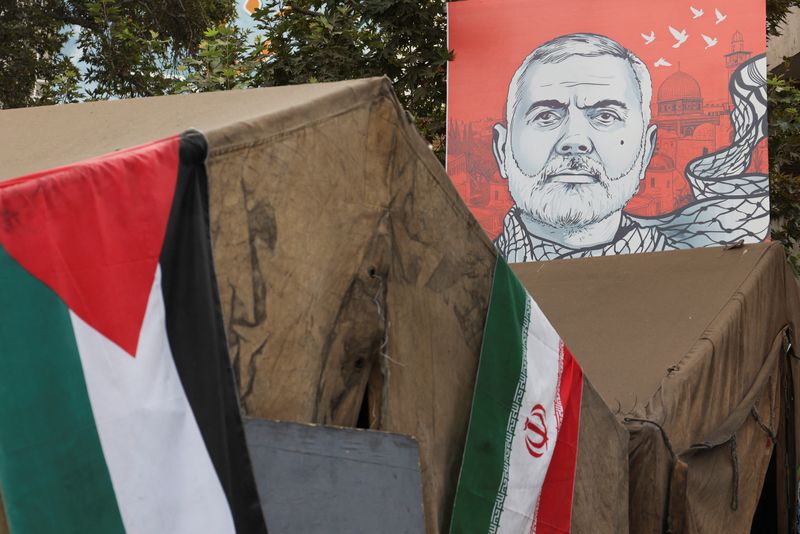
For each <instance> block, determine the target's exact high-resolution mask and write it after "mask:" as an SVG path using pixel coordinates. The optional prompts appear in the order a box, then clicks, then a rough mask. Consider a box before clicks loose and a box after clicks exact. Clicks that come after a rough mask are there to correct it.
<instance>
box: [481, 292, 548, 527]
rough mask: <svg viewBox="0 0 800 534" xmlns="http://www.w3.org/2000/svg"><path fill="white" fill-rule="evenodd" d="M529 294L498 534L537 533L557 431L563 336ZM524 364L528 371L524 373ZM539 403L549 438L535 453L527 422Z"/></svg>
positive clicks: (522, 333)
mask: <svg viewBox="0 0 800 534" xmlns="http://www.w3.org/2000/svg"><path fill="white" fill-rule="evenodd" d="M527 298H528V302H527V305H528V306H529V308H530V318H529V320H528V331H527V332H520V335H521V336H524V337H523V347H524V349H525V354H524V355H523V358H524V359H525V361H526V362H527V365H524V364H523V375H522V376H521V377H520V380H521V381H523V382H524V384H523V387H524V390H525V393H524V395H523V397H522V404H521V407H520V410H519V415H518V416H517V420H516V423H515V425H514V433H513V437H512V443H511V456H510V459H509V462H508V464H509V467H508V473H507V476H508V488H507V491H506V496H505V501H504V502H503V511H502V513H501V515H500V521H499V527H498V530H497V532H499V533H500V534H506V533H508V534H512V533H513V534H519V533H527V532H535V526H532V524H533V521H534V519H535V516H536V506H537V503H538V502H539V495H540V494H541V491H542V486H543V484H544V479H545V475H547V468H548V466H549V465H550V459H551V458H552V456H553V451H554V450H555V446H556V435H557V432H558V428H557V421H556V413H555V412H556V405H557V403H558V398H559V397H558V390H559V378H560V376H559V375H560V373H559V365H560V363H559V362H560V359H561V339H560V337H559V336H558V333H557V332H556V331H555V329H554V328H553V327H552V326H551V325H550V322H549V321H548V320H547V318H546V317H545V316H544V314H543V313H542V310H541V309H540V308H539V306H538V305H537V304H536V302H534V300H533V299H532V298H531V297H530V295H528V297H527ZM525 368H527V372H524V370H525ZM526 375H527V376H526ZM537 405H541V406H542V407H544V420H545V423H546V428H547V438H548V441H547V443H546V444H545V445H544V446H543V447H542V448H541V449H540V450H539V451H537V453H538V454H541V456H539V457H535V456H533V455H531V453H530V452H529V450H528V446H527V445H526V443H525V437H526V428H525V424H526V421H527V420H528V417H529V416H530V415H531V411H532V409H533V408H534V407H535V406H537ZM504 478H505V477H504Z"/></svg>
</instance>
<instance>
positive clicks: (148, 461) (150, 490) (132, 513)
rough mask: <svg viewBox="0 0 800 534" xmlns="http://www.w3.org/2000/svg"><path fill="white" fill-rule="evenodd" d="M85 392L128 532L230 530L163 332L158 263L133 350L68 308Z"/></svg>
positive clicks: (229, 520)
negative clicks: (122, 346)
mask: <svg viewBox="0 0 800 534" xmlns="http://www.w3.org/2000/svg"><path fill="white" fill-rule="evenodd" d="M70 314H71V316H72V325H73V328H74V330H75V339H76V340H77V343H78V351H79V352H80V357H81V363H82V364H83V371H84V376H85V377H86V385H87V389H88V390H89V399H90V400H91V403H92V410H93V412H94V418H95V423H96V425H97V430H98V433H99V435H100V443H101V444H102V447H103V453H104V455H105V459H106V464H107V465H108V470H109V473H110V475H111V481H112V484H113V486H114V492H115V493H116V497H117V503H118V505H119V510H120V514H121V515H122V520H123V523H124V524H125V529H126V531H127V532H128V534H135V533H142V534H159V533H164V534H197V533H199V532H214V533H219V534H224V533H228V532H230V533H235V529H234V525H233V517H232V515H231V511H230V507H229V506H228V501H227V499H226V497H225V493H224V492H223V490H222V486H221V484H220V482H219V478H218V476H217V473H216V471H215V469H214V466H213V464H212V463H211V458H210V457H209V455H208V452H207V450H206V446H205V442H204V441H203V438H202V436H201V435H200V429H199V428H198V426H197V422H196V421H195V419H194V415H193V414H192V409H191V407H190V406H189V401H188V400H187V399H186V395H185V393H184V391H183V386H182V385H181V381H180V378H179V377H178V372H177V370H176V368H175V362H174V360H173V358H172V353H171V351H170V347H169V341H168V339H167V331H166V323H165V311H164V299H163V294H162V291H161V268H160V267H159V268H158V270H157V272H156V276H155V280H154V282H153V287H152V290H151V292H150V298H149V301H148V304H147V311H146V314H145V318H144V322H143V324H142V330H141V333H140V336H139V346H138V347H137V349H136V358H131V356H130V355H129V354H127V353H126V352H124V351H123V350H122V349H120V348H119V346H117V345H116V344H114V343H113V342H112V341H109V340H108V339H107V338H106V337H105V336H103V335H102V334H100V333H99V332H97V331H96V330H95V329H94V328H92V327H91V326H89V325H88V324H86V323H85V322H84V321H83V320H81V319H80V318H79V317H78V316H76V315H75V314H73V313H71V312H70Z"/></svg>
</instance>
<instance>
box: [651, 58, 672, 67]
mask: <svg viewBox="0 0 800 534" xmlns="http://www.w3.org/2000/svg"><path fill="white" fill-rule="evenodd" d="M654 65H655V66H656V67H671V66H672V63H670V62H669V61H667V60H666V59H664V58H663V57H660V58H658V61H656V62H655V63H654Z"/></svg>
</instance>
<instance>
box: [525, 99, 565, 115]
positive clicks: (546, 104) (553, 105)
mask: <svg viewBox="0 0 800 534" xmlns="http://www.w3.org/2000/svg"><path fill="white" fill-rule="evenodd" d="M536 108H550V109H567V104H565V103H564V102H559V101H558V100H537V101H536V102H534V103H533V104H531V105H530V107H528V111H526V112H525V115H526V116H527V115H529V114H530V113H531V112H532V111H533V110H534V109H536Z"/></svg>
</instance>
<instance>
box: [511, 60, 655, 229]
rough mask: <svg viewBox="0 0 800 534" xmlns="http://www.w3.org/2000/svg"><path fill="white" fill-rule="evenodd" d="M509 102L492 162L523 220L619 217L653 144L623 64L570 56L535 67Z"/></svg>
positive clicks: (571, 222)
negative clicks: (505, 125)
mask: <svg viewBox="0 0 800 534" xmlns="http://www.w3.org/2000/svg"><path fill="white" fill-rule="evenodd" d="M515 95H516V99H517V100H516V106H515V107H514V111H513V116H512V117H509V127H508V130H507V131H506V130H505V129H504V128H503V127H502V126H500V125H498V126H496V127H495V155H496V157H497V159H498V164H499V166H500V169H501V174H503V176H504V177H506V178H508V180H509V191H510V193H511V196H512V198H513V199H514V201H515V202H516V203H517V205H518V206H519V207H520V208H521V209H522V210H523V213H525V214H526V215H527V216H529V217H531V218H533V219H534V220H537V221H540V222H542V223H545V224H547V225H550V226H553V227H556V228H564V227H581V226H586V225H588V224H592V223H595V222H598V221H601V220H603V219H605V218H606V217H608V216H609V215H611V214H612V213H615V212H617V211H619V210H621V209H622V208H623V207H624V206H625V204H626V203H627V202H628V200H630V198H631V197H632V196H633V195H634V194H635V193H636V191H637V189H638V187H639V180H640V179H641V178H642V177H643V173H644V169H645V168H646V166H647V163H649V160H650V156H651V155H652V149H653V144H654V141H655V126H650V127H648V125H647V124H645V122H644V120H645V119H644V117H643V113H642V102H641V91H640V87H639V82H638V80H637V79H636V76H635V74H634V71H633V69H632V68H631V66H630V65H629V64H628V62H627V61H625V60H624V59H621V58H617V57H613V56H597V57H584V56H572V57H570V58H568V59H566V60H564V61H562V62H560V63H534V64H532V65H531V66H530V67H529V68H528V70H527V72H526V73H525V75H524V76H523V78H522V79H521V81H520V85H519V87H518V90H517V91H516V93H515V92H514V91H513V90H512V92H511V94H510V95H509V98H512V97H514V96H515ZM649 104H650V103H649V102H646V103H645V105H648V106H649Z"/></svg>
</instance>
